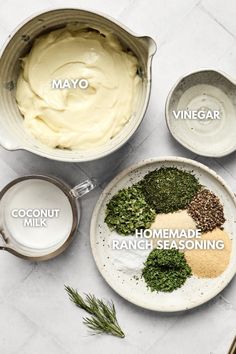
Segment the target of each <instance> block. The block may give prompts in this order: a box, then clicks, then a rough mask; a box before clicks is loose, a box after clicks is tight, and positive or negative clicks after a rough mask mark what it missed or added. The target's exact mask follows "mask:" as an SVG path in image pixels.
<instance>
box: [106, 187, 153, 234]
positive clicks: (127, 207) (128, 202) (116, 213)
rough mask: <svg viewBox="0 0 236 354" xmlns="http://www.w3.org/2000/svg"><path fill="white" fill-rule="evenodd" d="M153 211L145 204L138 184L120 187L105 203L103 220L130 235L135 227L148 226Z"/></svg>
mask: <svg viewBox="0 0 236 354" xmlns="http://www.w3.org/2000/svg"><path fill="white" fill-rule="evenodd" d="M155 215H156V213H155V211H154V210H153V209H151V208H150V206H149V205H148V204H147V202H146V200H145V198H144V195H143V193H142V190H141V187H140V185H139V184H134V185H133V186H132V187H128V188H124V189H121V190H120V191H119V192H118V193H117V194H116V195H114V196H113V197H112V198H111V200H110V201H109V203H108V204H107V209H106V217H105V222H106V223H107V225H108V226H109V228H110V229H112V230H116V231H117V232H118V233H119V234H122V235H130V234H132V233H134V232H135V230H136V229H142V228H149V227H150V226H151V223H152V222H153V221H154V219H155Z"/></svg>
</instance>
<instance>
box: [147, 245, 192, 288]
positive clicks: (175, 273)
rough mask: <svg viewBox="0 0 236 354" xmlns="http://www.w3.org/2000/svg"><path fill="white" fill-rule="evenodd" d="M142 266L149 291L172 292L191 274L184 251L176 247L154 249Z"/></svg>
mask: <svg viewBox="0 0 236 354" xmlns="http://www.w3.org/2000/svg"><path fill="white" fill-rule="evenodd" d="M144 266H145V267H144V269H143V271H142V276H143V278H144V279H145V282H146V284H147V287H148V288H150V290H151V291H157V292H158V291H163V292H172V291H174V290H176V289H178V288H180V287H181V286H182V285H183V284H184V283H185V281H186V279H187V278H188V277H190V276H191V275H192V271H191V268H190V267H189V266H188V264H187V262H186V259H185V256H184V253H181V252H179V250H176V249H170V250H159V249H154V250H153V251H152V252H151V253H150V254H149V256H148V258H147V260H146V262H145V264H144Z"/></svg>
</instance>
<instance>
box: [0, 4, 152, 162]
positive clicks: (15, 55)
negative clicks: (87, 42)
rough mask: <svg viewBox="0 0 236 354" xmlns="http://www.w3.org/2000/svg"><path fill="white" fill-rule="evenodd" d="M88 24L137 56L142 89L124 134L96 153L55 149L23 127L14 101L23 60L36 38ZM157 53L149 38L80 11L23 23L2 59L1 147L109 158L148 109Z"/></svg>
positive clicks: (61, 156)
mask: <svg viewBox="0 0 236 354" xmlns="http://www.w3.org/2000/svg"><path fill="white" fill-rule="evenodd" d="M69 23H73V24H76V23H77V24H81V23H82V24H83V23H84V24H86V25H88V26H89V25H90V26H91V27H93V26H98V27H100V28H104V29H106V30H110V31H112V32H113V33H115V35H116V36H117V37H118V38H119V39H120V41H121V43H122V44H123V46H124V47H125V48H129V49H131V50H132V52H133V53H134V54H135V55H136V56H137V58H138V61H139V65H140V70H139V71H140V72H141V76H142V89H141V90H140V91H141V92H140V97H139V98H138V103H137V107H136V110H135V112H134V114H133V116H132V117H131V118H130V120H129V122H128V123H127V124H126V126H125V127H124V128H123V129H122V130H121V132H120V133H119V134H118V135H117V136H116V137H115V138H114V139H112V140H111V141H110V142H109V143H107V144H105V145H103V146H101V147H98V148H97V149H96V151H79V150H73V151H69V150H62V149H53V148H49V147H47V146H45V145H43V144H41V143H40V142H39V141H38V140H36V139H34V138H33V137H32V136H30V135H29V134H28V133H27V132H26V131H25V129H24V127H23V118H22V116H21V114H20V112H19V110H18V107H17V104H16V100H15V89H16V82H17V78H18V75H19V71H20V60H19V59H20V58H22V57H24V56H25V55H26V54H27V52H29V50H30V48H31V46H32V44H33V41H34V39H35V38H36V37H38V36H40V35H41V34H43V33H45V32H49V31H52V30H54V29H57V28H62V27H64V26H65V25H67V24H69ZM155 51H156V44H155V42H154V41H153V40H152V39H151V38H149V37H138V36H136V35H134V34H133V33H131V32H129V31H128V30H127V29H126V28H124V27H123V26H122V25H121V24H119V23H118V22H115V21H114V20H111V19H110V18H107V17H104V16H103V15H100V14H97V13H93V12H90V11H86V10H81V9H54V10H50V11H47V12H42V13H39V14H37V15H35V16H32V17H31V18H29V19H27V20H26V21H25V22H23V23H22V24H21V25H20V26H19V27H18V28H17V29H16V30H15V31H14V32H13V33H12V34H11V35H10V36H9V38H8V41H7V43H6V44H5V45H4V47H3V48H2V51H1V58H0V117H1V120H0V144H1V145H2V146H3V147H4V148H6V149H8V150H18V149H24V150H27V151H31V152H33V153H35V154H37V155H41V156H45V157H47V158H50V159H53V160H60V161H69V162H82V161H91V160H95V159H98V158H100V157H103V156H106V155H108V154H110V153H112V152H113V151H115V150H117V149H119V148H120V147H121V146H122V145H123V144H125V143H126V142H127V140H128V139H129V138H130V137H131V136H132V135H133V134H134V132H135V131H136V130H137V128H138V126H139V124H140V123H141V121H142V119H143V117H144V114H145V111H146V109H147V105H148V101H149V96H150V89H151V62H152V57H153V55H154V54H155Z"/></svg>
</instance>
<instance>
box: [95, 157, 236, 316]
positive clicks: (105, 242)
mask: <svg viewBox="0 0 236 354" xmlns="http://www.w3.org/2000/svg"><path fill="white" fill-rule="evenodd" d="M163 166H164V167H177V168H180V169H184V170H186V171H189V172H190V173H191V172H192V171H193V173H194V175H195V176H196V177H197V178H198V179H199V182H200V184H201V185H203V186H206V187H207V188H209V189H210V190H211V191H213V192H214V193H215V195H217V196H218V197H219V198H220V200H221V202H222V205H223V206H224V215H225V219H226V222H225V223H224V229H225V231H226V232H227V233H228V235H229V237H230V238H231V239H232V252H231V259H230V262H229V265H228V267H227V269H226V270H225V272H224V273H222V274H221V275H220V276H219V277H217V278H214V279H199V278H197V277H190V278H189V279H187V280H186V282H185V283H184V285H183V286H182V287H180V288H179V289H177V290H176V291H174V292H172V293H160V292H159V293H157V292H155V291H154V292H151V291H150V290H148V289H147V286H146V284H145V281H144V280H143V279H141V280H139V281H135V279H134V276H138V277H139V278H140V277H141V270H142V268H143V266H141V267H139V269H137V270H138V271H136V272H135V270H134V269H133V272H132V268H131V269H130V267H129V266H128V263H127V262H126V261H125V258H126V257H128V255H127V253H128V254H130V252H126V250H125V249H123V254H122V250H120V251H119V253H120V257H122V261H124V264H127V269H124V270H123V271H120V269H117V267H116V259H117V258H116V257H117V256H115V252H117V251H116V250H114V249H113V250H112V248H113V247H112V241H111V231H110V230H109V228H108V227H107V224H106V223H105V222H104V219H105V216H106V206H107V203H108V202H109V200H110V199H111V197H112V196H114V195H115V194H116V193H117V192H118V191H119V190H121V189H122V188H127V187H129V186H130V185H132V184H133V183H137V182H139V181H140V180H141V179H142V178H143V177H144V176H145V175H146V174H147V173H148V172H150V171H153V170H155V169H158V168H160V167H163ZM90 232H91V247H92V252H93V256H94V259H95V261H96V264H97V266H98V269H99V271H100V272H101V274H102V276H103V277H104V279H106V281H107V283H108V284H109V285H110V286H111V287H112V288H113V289H114V290H115V291H116V292H117V293H118V294H120V295H121V296H123V297H124V298H125V299H127V300H129V301H130V302H132V303H133V304H136V305H139V306H141V307H143V308H146V309H149V310H156V311H162V312H165V311H166V312H175V311H183V310H186V309H191V308H194V307H196V306H199V305H200V304H203V303H205V302H207V301H208V300H209V299H212V298H213V297H214V296H215V295H217V294H218V293H219V292H220V291H221V290H222V289H224V288H225V286H226V285H227V284H228V283H229V281H231V279H232V278H233V277H234V275H235V272H236V238H235V237H234V236H233V235H235V234H236V198H234V194H233V193H232V192H231V191H230V190H229V189H228V188H227V186H226V185H225V184H224V181H223V180H222V179H220V178H219V177H218V176H217V175H216V174H215V173H214V171H212V170H209V169H208V168H207V167H205V166H204V165H202V164H200V163H199V162H196V161H191V160H189V159H183V158H179V157H175V158H173V157H170V158H169V157H163V158H159V159H148V160H145V161H141V162H140V163H139V164H135V165H134V166H132V167H131V168H128V169H126V170H124V171H122V172H121V173H120V174H119V175H118V176H117V177H116V178H114V179H113V180H112V181H111V183H109V185H108V186H107V187H106V188H105V190H104V192H103V193H102V194H101V196H100V198H99V200H98V202H97V204H96V207H95V209H94V213H93V216H92V221H91V231H90ZM113 234H115V235H117V236H119V235H118V234H117V233H116V232H113ZM130 237H131V238H132V237H134V236H130ZM120 238H121V239H122V238H123V239H124V237H122V236H120ZM126 238H127V237H125V239H126ZM143 253H144V257H143V262H142V263H144V262H145V260H146V258H147V256H148V254H149V253H150V249H149V251H148V252H147V249H144V251H143ZM138 256H141V254H140V253H139V254H138ZM131 263H132V260H131ZM136 263H137V262H135V263H134V265H135V266H136ZM135 266H134V267H135ZM134 267H133V268H134Z"/></svg>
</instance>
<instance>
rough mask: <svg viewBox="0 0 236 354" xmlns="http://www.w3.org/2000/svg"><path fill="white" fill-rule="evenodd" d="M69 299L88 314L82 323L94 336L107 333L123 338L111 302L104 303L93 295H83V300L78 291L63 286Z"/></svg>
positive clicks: (123, 335)
mask: <svg viewBox="0 0 236 354" xmlns="http://www.w3.org/2000/svg"><path fill="white" fill-rule="evenodd" d="M65 289H66V291H67V293H68V295H69V298H70V300H71V301H72V302H74V304H75V305H76V306H78V307H80V308H81V309H83V310H85V311H86V312H88V313H89V314H90V315H92V316H91V317H84V318H83V320H84V321H83V323H84V324H85V325H86V326H87V327H88V328H90V329H91V330H92V331H93V333H94V334H102V333H108V334H112V335H113V336H116V337H120V338H124V337H125V334H124V332H123V331H122V329H121V328H120V325H119V323H118V321H117V318H116V309H115V306H114V304H113V302H112V301H110V302H107V303H105V302H104V301H103V300H101V299H97V298H96V297H95V296H94V295H91V294H85V299H83V298H82V296H81V295H79V293H78V291H77V290H75V289H73V288H71V287H70V286H65Z"/></svg>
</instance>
